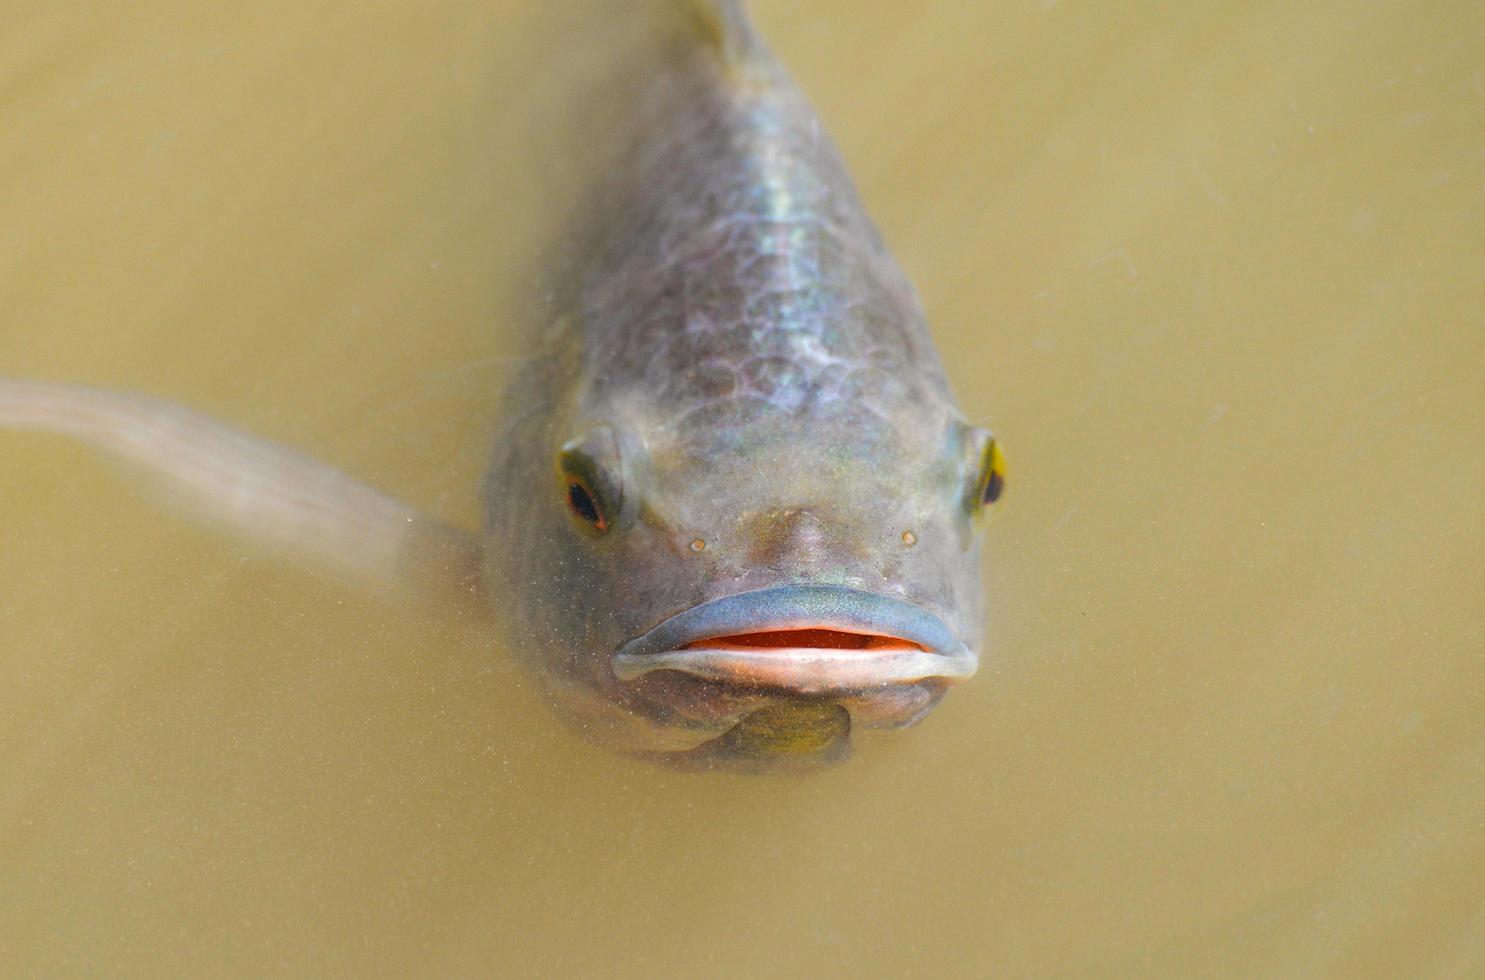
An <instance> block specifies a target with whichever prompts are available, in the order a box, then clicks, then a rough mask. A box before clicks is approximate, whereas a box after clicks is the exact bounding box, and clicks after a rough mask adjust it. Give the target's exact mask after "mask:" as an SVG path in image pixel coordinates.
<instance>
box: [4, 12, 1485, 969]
mask: <svg viewBox="0 0 1485 980" xmlns="http://www.w3.org/2000/svg"><path fill="white" fill-rule="evenodd" d="M755 7H756V16H757V19H758V21H759V22H760V24H761V25H762V27H763V28H764V29H765V31H766V32H767V33H768V35H769V36H770V37H771V38H772V39H773V41H774V43H775V46H776V47H777V48H778V50H779V51H780V53H781V54H782V55H783V57H784V58H785V60H786V61H787V62H788V63H789V64H790V65H791V67H792V68H793V69H794V71H795V73H796V74H797V75H798V76H799V78H800V80H801V81H802V83H803V84H804V85H805V87H806V88H807V89H808V90H809V91H810V92H811V93H812V94H813V95H814V96H815V98H816V100H817V102H818V104H819V107H820V109H821V112H822V114H823V115H824V116H825V118H826V119H827V121H828V122H829V123H830V124H831V126H832V128H833V129H834V131H835V133H836V135H837V137H838V138H839V140H840V142H841V144H842V148H843V150H844V151H845V154H846V156H847V157H848V159H849V160H850V161H851V162H852V164H853V166H854V169H855V172H856V175H857V177H858V179H859V181H860V183H861V185H862V189H863V192H864V193H865V196H866V197H867V199H868V201H869V202H870V203H871V205H872V207H873V209H874V211H875V213H876V215H877V217H878V218H879V219H880V222H881V224H882V225H883V228H884V230H885V232H886V234H887V236H888V238H889V239H890V240H891V241H892V243H893V244H894V246H895V249H896V251H897V253H898V255H899V257H900V259H901V260H902V262H903V264H904V265H905V266H906V267H907V268H908V270H909V272H910V273H911V274H912V275H913V276H914V278H915V279H916V281H917V283H918V285H919V287H920V290H921V292H922V294H923V297H924V300H925V302H926V304H927V306H928V308H929V310H930V312H931V314H932V316H933V319H934V322H935V324H936V329H937V333H938V336H939V338H940V343H941V347H942V349H943V350H944V352H945V354H946V360H947V361H948V364H949V367H950V371H951V374H952V375H953V377H954V379H955V382H956V385H957V387H958V390H959V392H960V395H961V400H962V401H963V402H964V403H965V405H966V408H967V410H968V411H969V412H970V413H971V415H972V416H973V417H974V418H976V420H977V421H984V422H988V423H990V424H992V425H993V426H994V427H995V428H996V430H997V432H998V433H999V434H1000V435H1001V437H1002V438H1003V439H1004V441H1005V443H1006V445H1007V447H1008V450H1009V453H1010V461H1011V465H1012V472H1011V495H1010V498H1009V500H1010V503H1009V506H1008V510H1007V513H1006V516H1005V517H1004V518H1002V519H1001V520H1000V521H998V522H997V523H996V525H995V526H994V527H993V528H992V529H991V532H990V541H989V555H990V559H991V567H992V569H993V571H992V574H991V579H990V583H989V586H990V588H991V590H992V606H993V610H994V612H993V616H994V626H993V629H992V635H993V637H994V639H993V645H992V649H991V650H990V651H989V656H988V658H987V660H988V662H987V666H986V668H985V669H983V670H982V673H981V675H980V677H979V678H978V679H977V680H976V681H975V682H974V683H973V684H971V685H970V686H968V687H965V688H962V689H960V690H958V691H956V692H954V693H953V694H952V695H951V697H950V698H949V700H948V702H947V703H946V704H945V705H944V706H943V707H942V708H940V709H939V710H938V712H937V713H935V714H934V715H933V716H932V717H931V718H930V719H929V720H928V721H927V722H926V723H925V724H924V725H923V726H921V727H920V728H919V729H917V730H916V731H913V732H911V733H907V734H905V735H900V736H895V737H879V738H876V739H873V740H872V741H870V742H868V743H866V744H863V745H862V746H861V747H860V751H859V753H858V756H857V758H856V759H855V760H854V761H852V762H851V763H849V764H848V765H846V766H844V767H842V768H839V769H836V770H833V771H830V772H827V773H824V774H821V775H817V776H813V777H809V778H797V777H795V778H748V777H736V776H695V775H682V774H675V773H668V772H664V771H659V770H655V769H653V768H650V767H648V766H646V765H644V764H642V763H637V762H631V761H627V760H625V759H622V758H617V757H614V756H610V755H607V754H604V753H602V752H599V751H596V750H594V749H593V748H591V747H590V746H587V745H585V744H583V743H581V742H580V741H578V740H577V739H576V738H574V737H573V736H572V735H570V734H569V733H568V732H567V731H565V730H564V729H562V728H561V727H560V725H559V724H558V723H557V721H556V720H555V719H554V718H553V717H552V716H551V715H550V714H549V713H548V711H547V709H546V708H545V706H544V705H543V704H542V703H541V700H540V697H539V695H538V694H537V692H536V691H535V690H533V689H532V687H531V685H530V684H529V683H528V681H527V680H526V678H525V677H524V676H523V675H522V674H521V673H519V672H518V671H517V669H516V668H515V666H514V665H513V664H512V663H511V661H510V659H509V658H508V656H507V655H505V654H504V653H503V652H502V651H501V650H500V648H499V645H498V637H496V638H492V637H491V636H490V635H489V634H488V633H487V632H485V631H483V630H481V629H480V628H479V627H477V626H476V625H475V624H472V623H463V622H460V621H459V620H458V619H457V617H455V616H454V615H453V614H452V613H451V611H450V610H448V609H444V608H441V607H438V606H434V605H416V604H411V603H400V602H395V601H387V600H377V599H371V598H367V597H364V596H361V595H359V594H357V593H355V592H352V591H349V590H347V589H345V588H343V587H341V586H339V585H337V584H336V583H334V582H325V581H322V580H320V579H318V578H316V577H315V576H313V575H312V574H310V573H309V572H307V571H304V570H299V569H295V568H285V567H283V566H281V565H278V564H275V563H273V562H271V561H267V560H263V559H261V558H259V557H256V556H254V555H252V554H251V553H250V552H245V551H244V550H243V549H242V548H241V547H240V546H238V545H236V544H234V543H232V542H230V541H228V540H225V539H223V538H221V537H219V536H217V535H215V534H213V533H210V532H208V531H204V530H199V529H196V528H193V527H190V526H188V525H183V524H180V523H179V522H176V521H174V520H171V519H169V518H165V517H162V516H161V514H160V512H159V511H158V510H157V509H156V508H155V507H154V506H153V505H152V504H151V503H149V502H148V500H147V499H146V498H141V497H140V496H138V495H136V494H135V493H133V492H132V490H131V489H130V485H129V482H128V481H127V480H121V479H120V478H119V476H118V474H116V473H115V472H114V471H113V470H111V469H110V468H108V467H106V466H104V465H101V464H100V463H99V462H98V461H97V460H96V459H95V458H94V457H92V456H90V455H89V454H87V453H86V452H84V451H82V450H80V449H77V448H75V447H73V446H70V445H67V444H64V443H61V442H57V441H52V440H47V439H42V438H35V437H27V436H22V435H16V434H9V435H4V434H0V460H3V462H0V512H3V513H4V515H5V520H4V527H3V531H0V868H3V873H0V967H3V972H5V973H7V974H11V975H25V974H36V973H42V974H78V973H99V972H122V973H127V974H132V975H151V974H159V973H170V974H177V975H182V974H195V975H202V974H207V975H223V974H228V975H261V974H264V973H271V974H283V973H295V974H304V973H310V974H317V975H326V974H332V975H368V974H370V975H376V974H405V973H409V972H415V973H421V974H425V975H451V974H454V975H476V974H485V975H488V974H489V973H491V972H495V971H499V972H501V973H502V974H504V975H529V974H531V973H534V972H537V971H540V972H542V973H544V974H546V975H557V976H563V975H580V974H581V975H620V976H622V975H661V976H671V975H717V974H732V975H746V976H798V975H805V974H814V975H821V974H825V975H831V974H838V975H874V976H900V975H904V974H918V975H930V974H931V975H940V976H945V975H966V974H978V975H985V974H988V973H991V972H994V973H997V974H1011V975H1027V974H1039V975H1046V974H1087V973H1099V974H1110V973H1113V974H1124V975H1136V974H1137V975H1148V974H1150V973H1156V974H1164V975H1192V974H1206V975H1222V974H1228V975H1230V974H1231V973H1234V972H1237V973H1242V974H1247V975H1272V974H1282V975H1345V976H1355V975H1365V974H1375V975H1425V974H1426V975H1444V976H1450V975H1453V976H1459V975H1475V974H1479V973H1480V972H1481V971H1482V970H1485V938H1482V937H1485V885H1482V882H1485V825H1482V819H1481V816H1480V814H1481V813H1482V812H1485V612H1482V604H1481V601H1480V596H1481V593H1482V586H1485V573H1482V571H1481V568H1482V566H1481V557H1480V556H1481V554H1482V549H1485V520H1482V518H1485V514H1482V505H1481V500H1482V497H1485V453H1482V452H1481V448H1482V435H1481V433H1482V427H1485V394H1482V392H1485V322H1482V317H1485V314H1482V309H1485V303H1482V300H1485V126H1482V120H1485V81H1482V77H1485V14H1482V13H1481V12H1480V11H1479V10H1478V9H1477V7H1476V6H1475V5H1473V4H1470V3H1452V4H1450V3H1425V4H1418V3H1411V4H1405V3H1373V4H1360V5H1358V4H1354V3H1341V2H1330V0H1326V2H1318V3H1310V4H1302V5H1258V6H1254V5H1250V4H1227V5H1221V6H1216V5H1210V4H1208V5H1186V6H1171V5H1155V6H1146V7H1131V6H1128V5H1120V4H1106V5H1103V6H1101V7H1097V8H1092V9H1090V8H1087V7H1084V6H1079V5H1074V4H1068V3H1046V2H1042V3H1010V4H996V5H973V4H957V3H943V4H937V5H923V4H914V5H901V4H889V3H885V2H874V3H869V4H867V3H854V4H849V3H844V2H829V3H827V2H823V0H822V2H819V3H814V4H810V5H808V9H807V10H806V9H803V8H802V7H801V6H800V5H791V4H785V3H779V2H764V0H758V2H757V3H756V4H755ZM529 20H530V13H529V11H527V10H524V9H520V8H519V7H518V6H516V5H513V4H501V3H489V4H480V5H469V4H455V3H430V4H422V5H391V4H372V5H367V4H364V3H356V4H348V3H341V4H336V3H314V4H282V3H266V4H259V5H256V6H255V7H252V8H251V9H249V8H242V9H237V8H228V7H220V8H215V7H205V8H204V7H202V5H200V4H187V3H171V2H164V0H146V2H143V3H136V4H122V3H114V4H103V5H96V4H77V3H58V4H52V5H49V6H47V7H46V8H45V9H44V10H43V9H42V8H37V9H36V10H33V11H27V12H25V13H24V14H19V13H18V14H14V15H13V16H11V17H9V18H6V30H5V31H4V32H3V37H0V120H3V123H4V124H3V125H0V214H3V215H4V216H5V220H4V221H3V222H0V310H3V317H4V319H3V323H0V371H3V372H4V373H7V374H12V375H17V376H26V377H38V378H53V379H66V380H75V381H82V382H88V383H94V384H106V385H110V386H116V387H125V388H135V389H140V390H145V391H149V392H152V393H156V394H160V395H163V396H166V397H170V398H174V399H177V400H180V401H183V402H186V403H189V404H192V405H195V406H198V407H201V408H204V409H207V410H209V411H211V412H212V413H214V414H215V415H217V416H219V417H222V418H225V419H228V420H231V421H233V422H235V423H238V424H240V425H242V426H244V427H246V428H249V429H251V430H253V431H256V432H259V433H262V434H264V435H267V436H271V437H274V438H278V439H281V440H283V441H287V442H290V443H293V444H295V445H298V446H301V447H303V448H306V449H308V450H311V451H313V452H314V453H316V454H317V455H320V456H322V457H324V458H326V459H328V460H331V461H332V462H334V463H336V464H338V465H340V466H343V467H344V468H346V469H347V470H349V471H351V472H354V473H356V474H358V475H361V476H363V477H365V478H367V479H369V480H371V481H372V482H375V483H377V484H378V485H380V486H382V487H385V488H387V489H389V490H391V491H393V492H395V493H398V494H399V495H401V496H403V497H405V498H407V499H409V500H412V501H415V502H417V503H419V504H421V505H423V506H425V507H427V508H428V509H430V510H433V511H436V512H438V513H440V514H442V515H444V516H446V517H449V518H451V519H457V520H462V521H463V522H465V523H466V524H470V525H473V524H474V523H475V521H476V519H477V510H478V508H477V502H476V496H475V491H476V484H477V481H478V479H479V473H480V468H481V465H482V459H483V456H484V452H485V446H484V439H485V431H486V428H487V426H488V420H489V418H490V412H492V411H493V409H494V406H495V403H496V399H495V397H494V393H495V392H496V391H497V390H498V388H499V385H500V383H501V381H502V379H503V378H504V377H505V376H506V375H507V374H508V372H510V371H511V370H518V369H519V356H520V353H521V351H520V350H519V348H518V346H516V345H514V344H513V343H512V341H511V338H512V337H514V336H518V335H519V330H518V329H517V327H518V326H519V325H515V324H511V323H508V322H507V320H508V315H507V314H508V311H509V310H510V309H511V305H510V297H511V295H512V293H513V292H514V291H516V290H517V289H519V287H520V286H521V285H522V282H521V273H519V272H518V271H517V270H519V269H520V268H521V263H522V261H523V260H524V259H525V258H526V257H528V256H529V254H530V250H531V247H532V245H533V242H532V239H533V238H535V237H537V236H534V235H531V234H530V230H531V229H532V228H533V227H536V226H537V225H539V224H540V223H541V218H542V214H543V207H542V202H541V201H540V200H539V199H535V198H534V197H533V195H532V194H529V193H523V192H522V189H521V187H520V186H517V185H519V183H520V180H521V175H520V172H519V170H518V168H517V167H516V166H515V164H514V163H513V162H512V161H513V160H515V159H516V158H517V157H519V156H520V154H519V153H518V152H517V149H518V146H517V134H516V133H515V132H514V131H513V130H512V129H511V128H510V126H509V125H508V123H509V120H510V116H511V112H510V107H511V105H512V103H513V101H514V100H515V99H516V98H517V96H518V94H519V93H518V91H517V90H518V89H519V88H520V85H519V79H518V78H512V77H511V75H512V72H511V70H510V66H511V65H512V64H517V63H521V62H523V60H529V59H530V58H531V57H532V56H533V54H536V55H540V52H535V53H533V52H532V51H530V50H525V49H522V47H521V44H522V38H523V37H525V36H527V35H526V34H525V33H524V32H523V25H526V24H527V23H528V22H529Z"/></svg>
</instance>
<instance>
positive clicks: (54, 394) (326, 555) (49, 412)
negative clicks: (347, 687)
mask: <svg viewBox="0 0 1485 980" xmlns="http://www.w3.org/2000/svg"><path fill="white" fill-rule="evenodd" d="M0 428H5V429H12V430H26V431H32V432H41V433H49V434H52V435H61V436H68V437H70V438H72V439H75V440H77V441H79V442H82V443H84V444H85V445H87V446H89V447H91V448H93V449H95V450H98V451H100V452H102V453H103V454H105V456H106V457H108V458H109V459H110V460H112V461H116V462H120V463H124V464H126V466H127V468H128V469H129V470H131V471H132V472H133V473H135V474H138V475H139V476H142V477H143V478H144V482H145V483H146V485H147V486H149V487H150V488H151V489H152V490H154V491H155V493H154V494H153V496H155V497H156V498H158V499H159V500H160V501H161V502H163V503H164V504H165V505H166V506H167V507H169V508H170V509H171V510H173V511H175V512H176V513H179V514H181V515H182V516H184V517H188V518H191V519H193V520H195V521H197V522H200V523H203V524H206V525H208V526H211V527H214V528H217V529H219V530H222V531H226V532H229V533H232V534H234V535H237V536H239V537H241V538H244V539H246V540H248V541H249V542H251V543H253V544H255V545H260V546H263V547H264V548H266V549H268V550H271V551H272V552H274V553H277V554H279V555H281V556H283V557H285V558H287V559H291V560H304V561H307V562H310V563H313V564H314V565H316V566H318V567H320V568H322V569H324V570H325V571H327V572H329V573H331V574H334V575H337V576H339V577H341V578H343V579H346V580H349V581H353V582H356V583H358V584H360V585H362V586H365V587H370V588H372V589H376V590H382V591H394V590H407V591H412V592H416V593H420V594H429V595H446V596H450V597H456V598H457V597H465V598H468V599H474V598H476V597H477V596H478V595H479V593H480V591H481V585H480V569H481V567H482V559H481V545H480V542H479V539H478V537H477V536H475V535H473V534H469V533H467V532H465V531H462V530H459V529H458V528H454V527H450V526H448V525H446V524H444V523H442V522H441V521H438V520H437V519H435V518H432V517H429V516H427V515H425V514H423V513H421V512H419V511H418V510H417V509H416V508H414V507H412V506H411V505H409V504H406V503H404V502H402V501H400V500H397V499H395V498H393V497H390V496H388V495H387V494H384V493H382V492H381V491H379V490H376V489H374V488H372V487H370V486H368V485H367V484H365V483H362V482H361V481H359V480H357V479H355V478H353V477H351V476H348V475H346V474H344V473H342V472H340V471H339V470H337V469H334V468H333V467H330V466H327V465H325V464H324V463H321V462H319V461H317V460H314V459H311V458H310V457H308V456H306V455H304V454H302V453H300V452H298V451H296V450H294V449H291V448H289V447H287V446H283V445H279V444H277V443H274V442H270V441H268V440H266V439H260V438H258V437H256V436H252V435H249V434H247V433H245V432H243V431H241V430H240V429H235V428H233V427H231V426H229V425H225V424H223V423H221V422H218V421H216V420H214V419H211V418H209V417H207V416H205V415H203V414H201V413H198V412H195V411H192V410H191V409H188V408H185V407H183V406H180V405H176V404H172V403H170V402H166V401H163V400H161V399H158V398H152V397H150V396H148V395H141V394H136V393H133V392H120V391H110V390H108V389H104V388H92V387H86V386H81V385H68V384H52V383H46V382H36V381H19V380H14V379H8V378H3V379H0Z"/></svg>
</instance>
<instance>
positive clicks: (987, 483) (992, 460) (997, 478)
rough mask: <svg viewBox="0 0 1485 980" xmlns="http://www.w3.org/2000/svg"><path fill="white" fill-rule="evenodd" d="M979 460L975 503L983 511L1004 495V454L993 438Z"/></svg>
mask: <svg viewBox="0 0 1485 980" xmlns="http://www.w3.org/2000/svg"><path fill="white" fill-rule="evenodd" d="M981 459H982V462H981V464H980V479H979V484H978V486H977V488H976V491H975V502H976V506H977V508H978V509H979V510H981V511H983V510H986V509H988V508H989V507H990V506H991V505H992V504H994V503H995V502H996V501H998V500H1000V497H1001V494H1003V493H1005V454H1004V453H1002V452H1001V451H1000V443H998V442H996V441H995V439H994V438H993V437H992V438H991V439H990V440H989V441H988V442H987V444H986V446H985V450H984V454H983V456H982V457H981Z"/></svg>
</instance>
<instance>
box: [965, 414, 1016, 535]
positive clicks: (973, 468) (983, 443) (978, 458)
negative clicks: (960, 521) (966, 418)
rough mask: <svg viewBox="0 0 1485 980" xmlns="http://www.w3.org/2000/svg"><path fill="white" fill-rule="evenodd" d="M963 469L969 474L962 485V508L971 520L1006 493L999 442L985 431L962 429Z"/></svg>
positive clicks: (983, 512)
mask: <svg viewBox="0 0 1485 980" xmlns="http://www.w3.org/2000/svg"><path fill="white" fill-rule="evenodd" d="M959 432H960V438H961V439H962V440H963V442H962V443H961V445H962V446H963V447H964V450H963V451H964V454H965V456H964V458H965V462H966V463H967V464H968V465H967V466H966V467H965V469H966V470H969V472H970V473H971V474H972V475H971V476H969V477H968V479H967V480H966V482H965V484H964V487H965V489H964V491H963V492H964V508H965V510H966V511H968V512H969V514H970V516H971V517H981V516H984V515H985V514H987V513H989V512H990V511H991V510H992V509H993V508H994V506H995V504H996V503H997V502H999V500H1000V498H1001V496H1002V495H1003V494H1004V493H1005V454H1004V453H1002V452H1001V451H1000V443H999V442H997V441H996V439H995V437H994V436H992V435H991V434H990V433H988V432H986V431H985V430H984V429H980V428H976V427H973V426H963V427H961V428H960V429H959Z"/></svg>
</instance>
